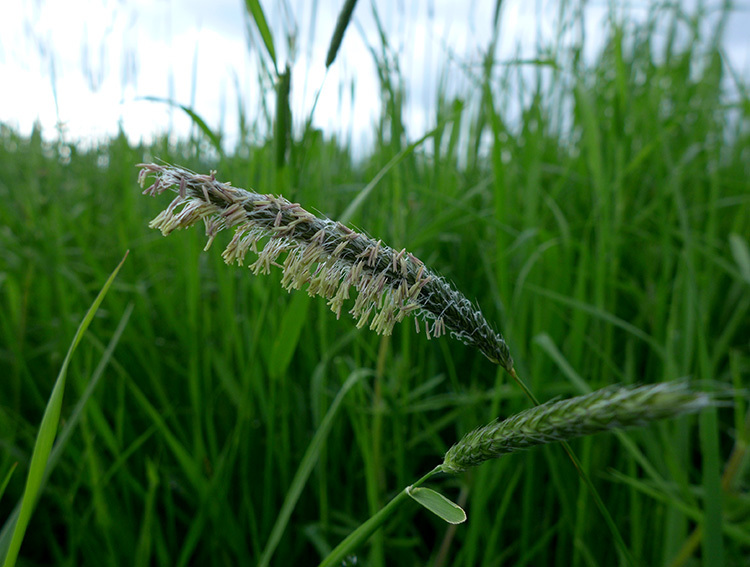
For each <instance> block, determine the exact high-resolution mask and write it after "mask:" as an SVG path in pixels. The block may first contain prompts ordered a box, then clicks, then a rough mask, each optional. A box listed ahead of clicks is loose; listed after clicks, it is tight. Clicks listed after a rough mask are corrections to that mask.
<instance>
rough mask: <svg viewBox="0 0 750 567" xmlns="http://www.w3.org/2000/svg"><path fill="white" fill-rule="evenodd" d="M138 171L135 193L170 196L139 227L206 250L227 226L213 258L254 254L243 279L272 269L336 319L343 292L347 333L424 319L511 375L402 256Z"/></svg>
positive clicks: (456, 305) (267, 204) (164, 175)
mask: <svg viewBox="0 0 750 567" xmlns="http://www.w3.org/2000/svg"><path fill="white" fill-rule="evenodd" d="M139 167H141V171H140V174H139V177H138V179H139V182H140V184H141V187H143V186H144V185H145V184H146V180H147V179H148V178H149V177H152V178H153V183H152V184H151V185H150V186H149V187H148V188H147V189H145V190H144V192H143V193H144V194H148V195H158V194H161V193H163V192H164V191H166V190H172V191H174V192H175V193H177V196H176V197H175V199H174V200H173V201H172V202H171V203H170V204H169V206H168V207H167V208H166V209H165V210H164V211H162V212H161V213H160V214H159V215H158V216H157V217H156V218H155V219H154V220H152V221H151V223H150V224H149V226H150V227H151V228H155V229H158V230H160V231H161V232H162V234H163V235H165V236H167V235H168V234H170V233H171V232H173V231H174V230H177V229H180V228H188V227H190V226H192V225H194V224H196V223H197V222H198V221H201V220H202V221H203V222H204V224H205V226H206V235H207V236H208V242H207V244H206V249H208V248H209V247H210V246H211V243H212V242H213V239H214V237H215V236H216V234H217V233H218V232H220V231H222V230H224V229H229V228H233V229H234V236H233V238H232V240H231V241H230V242H229V244H228V245H227V247H226V249H225V250H224V252H223V254H222V256H223V258H224V261H225V262H226V263H227V264H233V263H237V264H239V265H243V264H244V262H245V257H246V256H247V253H248V252H252V253H253V254H255V255H256V256H257V257H256V259H255V261H254V262H253V263H251V264H250V266H249V267H250V269H251V270H252V271H253V273H255V274H258V273H263V274H267V273H269V272H270V271H271V268H272V267H280V268H281V269H282V279H281V283H282V285H283V286H284V288H285V289H287V290H292V289H302V288H303V287H304V286H307V292H308V293H309V294H310V295H320V296H323V297H325V298H327V299H328V304H329V306H330V307H331V310H332V311H333V312H334V313H336V316H337V317H338V316H339V315H340V313H341V309H342V307H343V305H344V302H345V301H346V300H348V299H349V290H350V289H351V288H352V287H353V288H354V289H355V290H356V291H357V297H356V299H355V301H354V306H353V307H352V309H351V310H350V311H349V312H350V314H351V315H352V316H353V317H354V318H355V319H356V320H357V327H363V326H365V325H368V324H369V326H370V329H372V330H374V331H376V332H378V333H381V334H384V335H389V334H390V333H391V332H392V330H393V327H394V325H395V324H396V323H399V322H401V321H402V320H403V319H404V318H405V317H406V316H407V315H410V314H416V315H417V316H420V317H422V318H423V319H424V320H425V330H426V334H427V336H428V337H429V336H430V334H431V335H432V336H433V337H439V336H441V335H443V334H445V332H446V331H448V332H450V333H451V334H452V335H453V336H454V337H456V338H458V339H460V340H461V341H463V342H464V343H466V344H468V345H471V346H474V347H476V348H478V349H479V350H480V351H481V352H482V353H483V354H484V355H485V356H486V357H487V358H489V359H490V360H492V361H493V362H495V363H497V364H500V365H501V366H503V367H504V368H505V369H506V370H507V371H509V372H510V371H511V370H512V368H513V359H512V358H511V356H510V351H509V349H508V346H507V344H506V343H505V341H504V340H503V338H502V336H500V335H499V334H497V333H496V332H495V331H494V330H493V329H492V328H491V327H490V325H489V323H487V321H486V320H485V318H484V316H483V315H482V313H481V311H480V310H479V309H478V308H476V307H475V306H474V305H472V303H471V302H470V301H469V300H468V299H467V298H466V297H464V296H463V295H462V294H461V293H459V292H458V291H457V290H455V289H454V288H453V287H452V286H451V285H450V284H449V283H448V282H447V281H445V279H443V278H441V277H440V276H438V275H437V274H435V273H433V272H431V271H430V270H428V269H427V268H426V267H425V265H424V264H423V263H422V261H421V260H419V259H418V258H416V257H415V256H414V255H413V254H411V253H408V252H407V251H406V250H401V251H398V252H397V251H395V250H393V249H392V248H390V247H389V246H386V245H385V244H383V243H382V242H381V241H380V240H378V241H375V240H373V239H371V238H369V237H367V236H365V235H363V234H360V233H357V232H355V231H353V230H351V229H350V228H348V227H346V226H344V225H342V224H341V223H338V222H335V221H332V220H330V219H326V218H320V217H317V216H315V215H313V214H311V213H309V212H307V211H306V210H305V209H303V208H302V207H301V206H300V205H299V204H297V203H291V202H289V201H287V200H286V199H284V198H283V197H277V196H274V195H262V194H259V193H254V192H252V191H246V190H244V189H239V188H236V187H232V186H231V185H230V184H228V183H221V182H219V181H217V180H216V175H215V172H211V174H210V175H198V174H195V173H192V172H190V171H187V170H185V169H182V168H178V167H173V166H170V165H157V164H153V163H151V164H140V166H139ZM282 256H283V257H284V258H283V261H282V262H281V263H279V258H280V257H282Z"/></svg>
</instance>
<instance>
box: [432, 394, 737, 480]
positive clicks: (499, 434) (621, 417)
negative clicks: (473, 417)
mask: <svg viewBox="0 0 750 567" xmlns="http://www.w3.org/2000/svg"><path fill="white" fill-rule="evenodd" d="M722 397H723V395H722V394H720V393H711V392H701V391H696V390H693V389H691V388H690V386H689V384H687V383H686V382H666V383H662V384H656V385H649V386H639V387H635V388H625V387H610V388H604V389H601V390H597V391H596V392H592V393H591V394H587V395H585V396H579V397H576V398H570V399H568V400H561V401H557V402H548V403H546V404H542V405H539V406H536V407H534V408H531V409H528V410H526V411H522V412H521V413H518V414H516V415H514V416H512V417H509V418H508V419H506V420H504V421H498V420H495V421H493V422H492V423H490V424H488V425H485V426H484V427H480V428H478V429H475V430H473V431H471V432H469V433H467V434H466V435H465V436H464V437H463V438H462V439H461V440H460V441H459V442H458V443H456V444H455V445H453V447H451V448H450V449H449V450H448V452H447V453H446V454H445V457H444V459H443V464H442V466H441V468H442V470H443V472H446V473H458V472H462V471H464V470H466V469H468V468H470V467H473V466H476V465H478V464H480V463H483V462H484V461H487V460H489V459H496V458H498V457H500V456H501V455H504V454H506V453H513V452H515V451H520V450H522V449H527V448H529V447H532V446H534V445H544V444H546V443H552V442H554V441H567V440H568V439H574V438H576V437H582V436H584V435H592V434H594V433H599V432H601V431H608V430H610V429H622V428H627V427H639V426H643V425H646V424H649V423H651V422H653V421H657V420H660V419H668V418H674V417H677V416H679V415H683V414H688V413H695V412H698V411H700V410H702V409H703V408H705V407H708V406H711V405H719V404H720V403H721V398H722Z"/></svg>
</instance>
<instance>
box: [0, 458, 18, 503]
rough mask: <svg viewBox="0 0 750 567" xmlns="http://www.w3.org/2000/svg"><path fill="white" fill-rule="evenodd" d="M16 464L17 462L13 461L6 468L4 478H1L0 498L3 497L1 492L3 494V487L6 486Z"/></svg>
mask: <svg viewBox="0 0 750 567" xmlns="http://www.w3.org/2000/svg"><path fill="white" fill-rule="evenodd" d="M17 466H18V463H13V464H12V465H11V467H10V469H9V470H8V474H6V475H5V478H4V479H3V482H2V484H0V500H2V499H3V494H5V489H6V488H7V487H8V483H9V482H10V477H12V476H13V471H15V470H16V467H17Z"/></svg>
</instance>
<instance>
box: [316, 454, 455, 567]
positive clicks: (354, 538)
mask: <svg viewBox="0 0 750 567" xmlns="http://www.w3.org/2000/svg"><path fill="white" fill-rule="evenodd" d="M439 472H441V468H440V465H438V466H437V467H435V468H434V469H432V470H431V471H430V472H428V473H427V474H426V475H424V476H423V477H422V478H420V479H419V480H418V481H417V482H415V483H414V484H412V485H411V486H407V487H406V488H404V489H403V490H402V491H401V492H399V493H398V494H397V495H396V496H395V497H394V498H393V499H392V500H391V501H390V502H388V504H386V505H385V507H383V508H382V509H381V510H380V511H379V512H378V513H377V514H375V515H374V516H372V517H371V518H370V519H369V520H367V521H366V522H365V523H364V524H362V525H361V526H359V527H358V528H357V529H356V530H354V531H353V532H352V533H350V534H349V535H348V536H347V537H346V538H345V539H344V541H342V542H341V543H340V544H338V545H337V546H336V547H335V548H334V549H333V551H331V553H330V554H328V557H326V558H325V559H324V560H323V561H322V562H321V563H320V565H319V567H332V566H333V565H340V564H341V562H342V561H344V559H346V557H347V556H349V554H351V553H354V551H355V550H357V549H358V548H359V547H360V546H361V545H362V544H364V543H365V542H366V541H367V540H368V539H369V538H370V536H371V535H372V534H374V533H375V532H376V531H377V530H379V529H380V528H381V526H382V525H383V524H384V523H385V522H386V521H387V520H388V519H389V518H390V517H391V516H393V514H394V513H395V512H396V510H398V509H399V508H400V507H401V506H402V505H403V504H404V503H405V502H408V501H409V500H410V497H409V489H411V488H416V487H418V486H421V485H422V484H424V483H425V482H427V481H428V480H429V479H430V478H431V477H433V476H434V475H436V474H438V473H439Z"/></svg>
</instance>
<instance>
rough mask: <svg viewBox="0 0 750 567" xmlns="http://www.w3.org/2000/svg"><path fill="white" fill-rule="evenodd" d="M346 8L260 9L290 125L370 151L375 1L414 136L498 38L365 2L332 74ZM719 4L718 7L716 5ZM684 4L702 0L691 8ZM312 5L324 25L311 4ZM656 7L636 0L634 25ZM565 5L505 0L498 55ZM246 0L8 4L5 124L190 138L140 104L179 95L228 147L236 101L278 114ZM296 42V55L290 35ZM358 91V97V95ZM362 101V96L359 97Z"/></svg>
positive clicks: (739, 29) (732, 37) (437, 9)
mask: <svg viewBox="0 0 750 567" xmlns="http://www.w3.org/2000/svg"><path fill="white" fill-rule="evenodd" d="M341 3H342V2H341V1H339V0H336V1H331V0H328V1H326V0H319V1H318V2H314V1H312V0H307V1H305V0H287V1H286V2H276V1H270V0H266V1H263V2H262V5H263V6H264V9H265V10H266V16H267V18H268V20H269V24H270V25H271V27H272V30H273V34H274V40H275V46H276V51H277V59H278V62H279V66H280V67H283V66H284V65H285V64H286V62H287V61H290V60H291V62H292V64H293V67H292V80H293V83H292V85H293V89H292V113H293V115H294V117H295V121H298V122H299V121H300V120H302V119H303V117H306V116H307V115H308V114H309V112H310V110H311V109H312V103H313V100H314V97H315V93H316V92H317V91H318V90H319V89H321V87H322V91H321V95H320V100H319V102H318V106H317V108H316V110H315V114H314V123H315V125H317V126H319V127H321V128H323V129H324V130H326V131H327V132H336V133H338V134H339V135H344V136H347V137H351V139H352V141H353V142H354V144H355V145H363V144H364V145H366V144H367V143H368V141H369V140H370V136H371V133H372V131H373V128H372V124H373V122H374V121H375V119H376V117H377V116H378V115H379V109H380V104H381V101H380V96H379V86H378V80H377V71H376V68H375V63H374V61H373V57H372V54H371V53H370V49H371V48H373V47H374V48H376V49H378V50H379V49H380V45H381V44H380V40H379V38H378V33H377V27H376V24H375V20H374V18H373V4H374V5H375V7H376V9H377V12H378V14H379V16H380V18H381V21H382V24H383V27H384V28H385V31H386V34H387V37H388V41H389V44H390V47H391V49H392V50H393V52H394V54H395V55H397V59H398V62H399V65H400V69H401V73H402V76H403V77H404V80H405V83H406V84H405V87H406V92H407V93H408V99H407V113H406V119H405V121H406V122H407V124H408V128H409V130H408V133H409V136H410V137H411V138H412V139H414V138H416V137H419V136H421V135H422V134H423V133H424V132H425V131H427V130H429V129H430V128H431V127H432V126H433V125H434V123H435V102H436V100H435V99H436V95H437V92H438V85H439V84H440V82H441V81H443V84H444V85H445V86H446V88H447V90H448V91H449V92H450V91H453V92H463V93H465V92H466V91H467V89H468V88H469V87H468V85H469V83H468V82H467V81H466V73H465V71H464V70H463V67H462V65H465V64H467V63H469V64H470V65H478V64H479V62H480V61H481V57H482V52H483V50H485V49H486V47H487V45H488V44H489V41H490V37H491V33H492V14H493V9H494V5H495V2H494V0H475V1H469V2H467V1H465V0H464V1H461V0H455V1H449V0H432V1H427V0H424V1H416V0H415V1H410V0H375V1H374V2H372V1H368V0H361V1H360V2H358V4H357V7H356V10H355V14H354V19H355V24H356V25H353V26H350V28H349V29H348V31H347V34H346V37H345V39H344V43H343V46H342V49H341V52H340V55H339V59H338V60H337V61H336V63H335V64H334V65H333V66H332V68H331V69H330V70H329V72H328V76H327V77H325V81H324V80H323V79H324V76H325V65H324V62H325V56H326V51H327V48H328V42H329V39H330V37H331V34H332V32H333V28H334V25H335V22H336V16H337V13H338V10H339V8H340V5H341ZM707 3H708V4H709V5H717V4H718V3H719V1H718V0H710V1H708V2H707ZM683 4H685V6H686V7H689V6H692V5H693V4H695V2H694V1H693V0H685V1H684V2H683ZM607 5H608V3H607V2H605V1H602V2H600V3H596V2H589V3H588V8H587V11H586V22H587V23H586V27H587V46H588V48H589V56H593V54H594V53H595V51H596V49H597V48H598V46H600V44H601V41H602V39H603V38H602V37H601V34H602V30H603V29H604V25H603V23H604V21H605V18H606V15H607ZM314 6H317V10H316V12H315V18H314V19H313V17H312V10H313V7H314ZM647 6H648V3H647V2H645V0H644V2H642V3H638V2H635V3H628V7H627V8H625V9H627V10H628V11H629V12H628V13H629V14H630V15H631V19H632V18H635V19H639V18H643V17H644V16H645V14H646V10H645V8H646V7H647ZM558 12H559V3H558V2H555V1H551V0H535V1H529V0H508V1H506V2H504V4H503V11H502V16H501V22H502V23H501V33H500V38H501V40H500V45H499V48H498V56H499V58H500V59H505V60H511V59H514V58H516V57H519V56H520V57H522V58H523V57H532V56H534V54H535V45H536V43H537V42H541V43H542V44H545V45H551V44H552V43H553V42H554V41H555V35H556V30H557V23H558V22H557V17H558ZM245 23H246V20H245V16H244V2H243V1H242V0H212V1H210V2H208V1H203V0H182V1H179V0H98V1H87V0H68V1H66V2H59V1H50V0H47V1H45V0H2V2H0V77H2V79H0V81H2V85H3V86H2V88H0V122H3V123H6V124H10V125H12V126H13V127H15V128H18V129H19V130H20V131H21V132H23V133H28V132H29V131H30V130H31V128H32V126H33V124H34V122H35V121H39V122H40V123H41V124H42V127H43V130H44V132H45V135H47V136H48V137H54V136H55V135H56V130H55V127H56V124H58V120H59V121H60V122H61V123H62V124H63V126H64V132H65V136H66V138H68V139H77V140H84V141H87V142H96V141H97V140H100V139H103V138H105V137H107V136H109V135H112V134H114V133H116V132H117V129H118V124H120V123H121V124H122V125H123V127H124V129H125V131H126V133H127V134H128V136H129V137H130V138H131V139H134V140H139V139H141V138H143V139H145V140H150V139H152V138H153V137H154V136H155V135H159V134H161V133H164V132H167V131H171V132H173V133H176V134H178V135H184V134H185V133H187V132H188V129H189V128H190V121H189V119H188V118H187V117H186V116H185V115H184V114H183V113H181V112H180V111H176V110H172V109H170V108H169V107H168V106H167V105H165V104H161V103H156V102H151V101H145V100H143V97H149V96H150V97H161V98H171V99H173V100H175V101H176V102H177V103H180V104H185V105H188V106H190V107H192V108H193V109H194V110H195V111H196V112H197V113H198V114H199V115H200V116H202V117H203V118H204V119H205V120H206V122H207V123H208V124H209V125H210V126H211V127H212V128H219V127H220V128H221V129H222V130H223V131H224V132H225V133H226V136H227V141H228V143H229V144H230V145H231V144H232V143H233V141H235V140H236V137H237V131H238V119H237V107H238V101H241V103H242V104H243V106H244V108H245V110H246V112H247V113H248V114H249V115H250V118H251V119H252V117H254V116H257V115H258V114H259V113H260V112H261V108H262V106H261V100H262V97H264V96H265V97H266V100H267V103H268V105H269V107H270V108H271V109H272V108H273V98H272V97H271V96H270V91H269V86H270V85H268V84H266V85H262V84H261V82H259V80H258V76H259V70H258V69H259V67H258V61H259V59H260V57H261V55H260V54H259V53H258V52H257V47H258V44H257V42H256V43H255V47H252V45H251V43H252V42H249V41H248V33H247V30H246V26H245ZM749 28H750V11H748V8H747V7H745V8H744V11H739V10H738V11H737V12H736V13H735V14H734V15H733V16H732V18H731V21H730V24H729V26H728V30H727V35H726V37H725V49H726V51H727V53H728V55H729V58H730V60H731V61H732V64H733V65H734V66H735V68H736V69H737V70H738V71H739V72H741V73H742V74H743V75H744V76H745V77H748V76H750V73H749V72H748V69H750V40H748V39H747V38H748V37H750V34H749V33H748V32H747V30H748V29H749ZM290 33H291V35H294V36H295V38H296V40H295V47H294V52H291V51H290V50H289V46H288V44H287V39H286V38H287V36H288V35H290ZM352 85H353V89H352ZM352 93H353V96H352Z"/></svg>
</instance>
